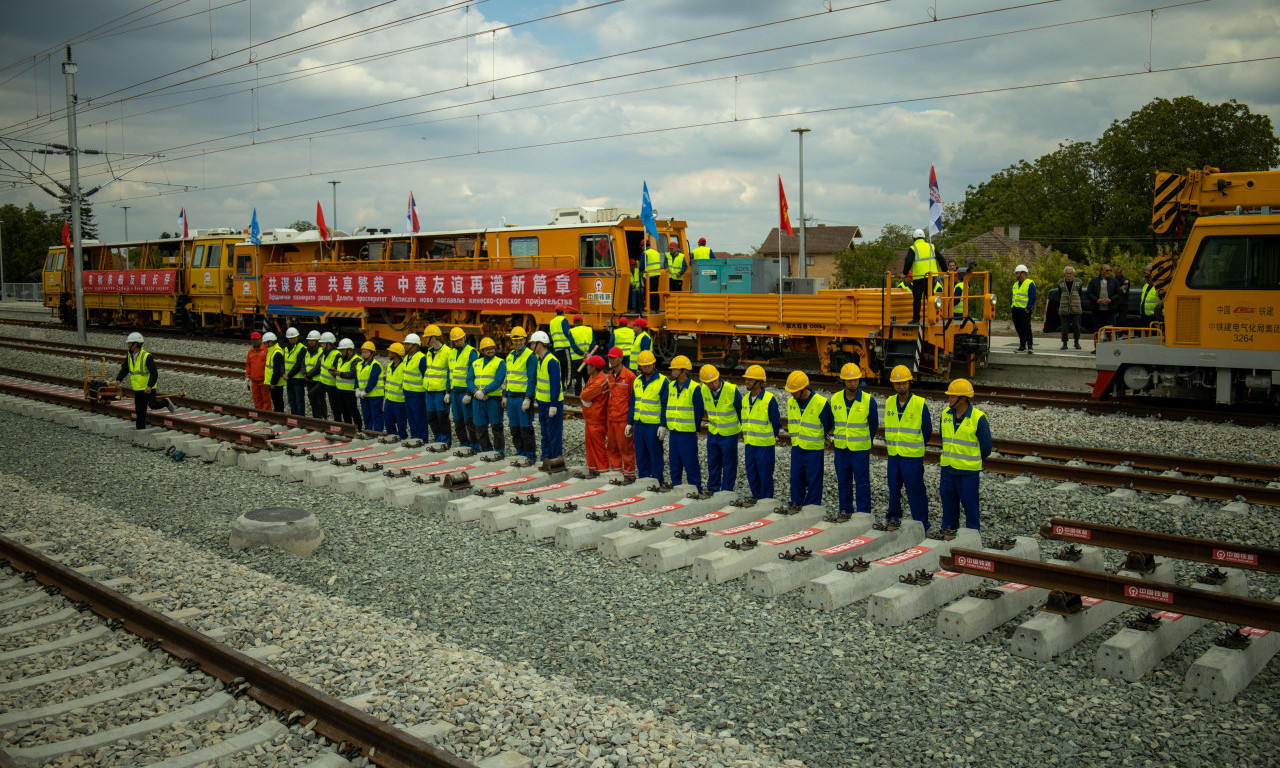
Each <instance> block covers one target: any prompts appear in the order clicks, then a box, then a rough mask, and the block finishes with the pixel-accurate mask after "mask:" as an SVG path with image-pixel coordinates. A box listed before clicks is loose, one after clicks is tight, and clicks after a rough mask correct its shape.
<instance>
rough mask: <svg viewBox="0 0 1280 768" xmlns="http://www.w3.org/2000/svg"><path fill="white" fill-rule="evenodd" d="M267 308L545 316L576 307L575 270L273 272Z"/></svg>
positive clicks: (266, 287)
mask: <svg viewBox="0 0 1280 768" xmlns="http://www.w3.org/2000/svg"><path fill="white" fill-rule="evenodd" d="M262 283H263V291H264V292H265V293H266V299H267V303H269V304H303V305H308V304H320V305H324V306H340V307H404V308H409V307H423V308H425V307H434V308H439V309H503V310H517V311H534V310H542V311H550V310H551V309H552V308H553V307H555V306H556V305H557V304H561V305H564V306H565V307H566V308H567V309H570V310H574V309H577V308H578V271H577V270H576V269H491V270H446V271H431V272H426V271H389V272H276V273H268V274H266V275H263V276H262Z"/></svg>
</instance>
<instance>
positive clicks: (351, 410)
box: [333, 336, 364, 429]
mask: <svg viewBox="0 0 1280 768" xmlns="http://www.w3.org/2000/svg"><path fill="white" fill-rule="evenodd" d="M359 362H360V358H358V357H356V345H355V342H353V341H352V340H351V339H348V338H346V337H345V336H344V337H343V338H342V340H341V341H339V342H338V360H337V362H336V363H335V364H334V366H333V369H334V370H333V378H334V384H333V388H334V391H336V392H337V394H338V408H335V409H334V410H335V412H336V413H337V416H338V421H342V422H345V423H347V424H354V425H355V427H356V429H364V420H363V419H362V418H361V416H360V406H359V405H358V403H359V400H358V399H357V398H356V375H357V373H358V372H359V371H358V370H357V368H356V366H357V364H358V363H359Z"/></svg>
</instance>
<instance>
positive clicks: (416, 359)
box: [399, 350, 427, 392]
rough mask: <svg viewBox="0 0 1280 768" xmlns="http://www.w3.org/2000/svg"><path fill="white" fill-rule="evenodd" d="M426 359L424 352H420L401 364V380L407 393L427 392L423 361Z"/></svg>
mask: <svg viewBox="0 0 1280 768" xmlns="http://www.w3.org/2000/svg"><path fill="white" fill-rule="evenodd" d="M425 357H426V355H425V354H423V353H422V350H418V351H417V352H414V353H413V354H412V355H409V357H408V359H406V360H404V361H403V362H401V363H400V366H399V370H400V380H401V382H403V388H404V391H405V392H426V391H427V388H426V385H424V384H423V383H422V359H423V358H425Z"/></svg>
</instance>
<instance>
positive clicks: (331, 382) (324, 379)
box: [317, 331, 342, 421]
mask: <svg viewBox="0 0 1280 768" xmlns="http://www.w3.org/2000/svg"><path fill="white" fill-rule="evenodd" d="M337 345H338V337H337V336H334V335H333V334H332V333H330V332H329V331H325V332H324V333H322V334H320V373H319V374H318V376H317V378H318V379H319V381H320V384H321V385H322V386H323V387H324V391H325V395H326V396H327V397H328V399H329V413H331V414H333V420H334V421H341V420H342V419H341V417H340V412H339V409H340V406H339V405H338V389H337V387H336V386H335V384H337V381H338V379H337V376H336V372H337V368H338V358H339V357H340V355H339V354H338V350H337Z"/></svg>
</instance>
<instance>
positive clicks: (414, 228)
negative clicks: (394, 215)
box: [404, 191, 422, 234]
mask: <svg viewBox="0 0 1280 768" xmlns="http://www.w3.org/2000/svg"><path fill="white" fill-rule="evenodd" d="M404 228H405V231H406V232H411V233H414V234H417V233H418V232H421V231H422V223H421V222H419V221H418V203H417V202H415V201H414V199H413V192H412V191H410V192H409V211H408V212H407V213H406V214H405V215H404Z"/></svg>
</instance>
